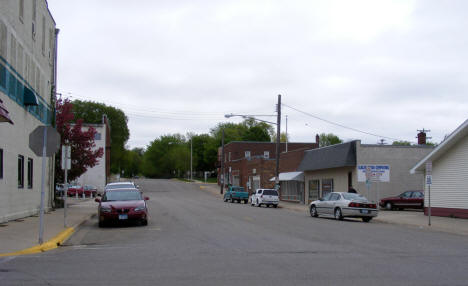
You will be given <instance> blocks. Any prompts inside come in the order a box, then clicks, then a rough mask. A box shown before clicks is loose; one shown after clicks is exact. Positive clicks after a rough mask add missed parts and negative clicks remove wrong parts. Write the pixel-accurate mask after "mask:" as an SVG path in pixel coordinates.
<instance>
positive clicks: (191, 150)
mask: <svg viewBox="0 0 468 286" xmlns="http://www.w3.org/2000/svg"><path fill="white" fill-rule="evenodd" d="M192 142H193V136H192V137H191V138H190V181H192V179H193V178H192V161H193V160H192V152H193V147H192Z"/></svg>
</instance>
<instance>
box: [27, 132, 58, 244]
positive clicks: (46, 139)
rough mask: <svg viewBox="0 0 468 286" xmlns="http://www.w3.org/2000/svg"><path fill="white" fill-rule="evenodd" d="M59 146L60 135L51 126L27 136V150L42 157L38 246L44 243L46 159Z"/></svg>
mask: <svg viewBox="0 0 468 286" xmlns="http://www.w3.org/2000/svg"><path fill="white" fill-rule="evenodd" d="M59 145H60V135H59V134H58V133H57V131H56V130H55V129H54V128H53V127H52V126H38V127H36V129H34V130H33V132H31V133H30V134H29V148H30V149H31V150H32V151H33V152H34V153H35V154H36V155H37V156H41V157H42V177H41V205H40V210H39V244H42V243H43V242H44V240H43V237H44V199H45V169H46V157H50V156H53V155H54V154H55V152H57V149H58V147H59Z"/></svg>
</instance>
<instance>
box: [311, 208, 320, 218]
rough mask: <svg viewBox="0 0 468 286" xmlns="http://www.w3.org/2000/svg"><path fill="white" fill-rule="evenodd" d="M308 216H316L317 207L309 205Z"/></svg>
mask: <svg viewBox="0 0 468 286" xmlns="http://www.w3.org/2000/svg"><path fill="white" fill-rule="evenodd" d="M310 216H311V217H318V213H317V208H316V207H315V206H311V207H310Z"/></svg>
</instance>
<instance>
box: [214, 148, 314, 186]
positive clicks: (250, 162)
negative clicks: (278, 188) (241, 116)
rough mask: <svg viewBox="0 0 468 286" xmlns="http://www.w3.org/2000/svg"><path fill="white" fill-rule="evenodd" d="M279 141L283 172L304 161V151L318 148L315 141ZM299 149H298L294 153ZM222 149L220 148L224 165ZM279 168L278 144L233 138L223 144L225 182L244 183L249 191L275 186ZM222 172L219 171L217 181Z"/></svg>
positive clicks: (281, 169)
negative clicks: (277, 163)
mask: <svg viewBox="0 0 468 286" xmlns="http://www.w3.org/2000/svg"><path fill="white" fill-rule="evenodd" d="M287 147H288V152H287V153H285V151H286V143H281V144H280V152H281V153H280V154H281V156H280V171H289V170H295V169H296V167H297V166H299V163H300V162H301V160H302V155H303V153H304V150H308V149H313V148H317V147H318V142H316V143H288V145H287ZM295 151H297V152H295ZM283 156H284V159H283ZM221 158H222V149H221V148H219V149H218V163H219V166H221ZM275 171H276V143H274V142H246V141H233V142H230V143H228V144H226V145H225V146H224V173H225V174H226V181H225V183H226V184H231V185H237V186H243V187H244V188H246V189H247V190H249V191H250V192H251V191H252V190H254V189H257V188H273V187H274V180H273V181H271V178H273V177H275ZM222 173H223V172H222V171H221V170H218V184H221V177H222Z"/></svg>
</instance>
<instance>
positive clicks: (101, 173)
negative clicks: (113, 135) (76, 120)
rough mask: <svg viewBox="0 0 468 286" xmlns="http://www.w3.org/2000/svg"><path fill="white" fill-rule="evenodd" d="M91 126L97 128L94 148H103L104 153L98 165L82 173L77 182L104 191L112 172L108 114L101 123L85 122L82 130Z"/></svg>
mask: <svg viewBox="0 0 468 286" xmlns="http://www.w3.org/2000/svg"><path fill="white" fill-rule="evenodd" d="M89 127H93V128H94V129H96V135H95V136H94V143H95V144H96V146H95V147H94V148H93V150H97V149H99V148H102V149H103V151H104V154H103V156H102V157H101V158H99V159H98V160H99V162H98V163H97V164H96V166H94V167H92V168H89V169H88V170H86V172H85V173H84V174H83V175H81V176H80V177H79V178H78V179H76V182H77V183H79V184H80V185H82V186H84V185H91V186H95V187H97V189H98V191H100V192H102V191H104V187H105V186H106V184H107V179H108V177H109V174H110V169H109V167H110V166H109V165H110V128H109V122H108V120H107V117H106V116H103V117H102V123H101V124H83V127H82V130H83V131H86V130H88V128H89Z"/></svg>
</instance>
